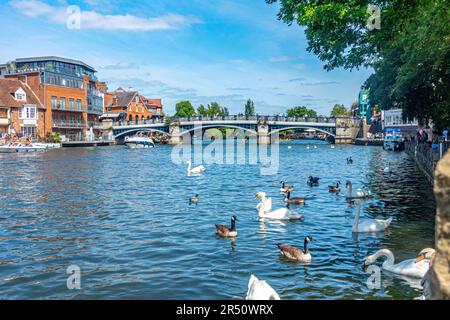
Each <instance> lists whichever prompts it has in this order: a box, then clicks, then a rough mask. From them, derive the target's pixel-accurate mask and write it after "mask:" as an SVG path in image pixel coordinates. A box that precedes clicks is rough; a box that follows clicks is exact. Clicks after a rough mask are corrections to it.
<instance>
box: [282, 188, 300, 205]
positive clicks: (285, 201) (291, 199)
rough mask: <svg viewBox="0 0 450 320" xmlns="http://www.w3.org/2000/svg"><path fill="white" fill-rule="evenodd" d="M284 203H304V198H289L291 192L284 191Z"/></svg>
mask: <svg viewBox="0 0 450 320" xmlns="http://www.w3.org/2000/svg"><path fill="white" fill-rule="evenodd" d="M284 203H289V204H305V198H291V192H290V191H288V192H287V193H286V198H284Z"/></svg>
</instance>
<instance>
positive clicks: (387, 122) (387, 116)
mask: <svg viewBox="0 0 450 320" xmlns="http://www.w3.org/2000/svg"><path fill="white" fill-rule="evenodd" d="M381 123H382V126H383V130H384V131H385V130H386V129H401V130H402V132H403V133H405V134H407V135H415V134H416V133H417V130H418V129H419V123H418V121H417V120H413V121H404V120H403V110H402V109H391V110H382V111H381Z"/></svg>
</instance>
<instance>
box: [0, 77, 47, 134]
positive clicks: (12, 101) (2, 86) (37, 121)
mask: <svg viewBox="0 0 450 320" xmlns="http://www.w3.org/2000/svg"><path fill="white" fill-rule="evenodd" d="M44 115H45V108H44V106H43V105H42V103H41V101H40V100H39V98H38V97H37V96H36V94H35V93H34V92H33V90H32V89H31V88H30V86H29V85H28V84H26V83H24V82H22V81H20V80H18V79H0V135H1V136H5V135H8V136H24V137H33V138H36V137H44V123H45V118H44Z"/></svg>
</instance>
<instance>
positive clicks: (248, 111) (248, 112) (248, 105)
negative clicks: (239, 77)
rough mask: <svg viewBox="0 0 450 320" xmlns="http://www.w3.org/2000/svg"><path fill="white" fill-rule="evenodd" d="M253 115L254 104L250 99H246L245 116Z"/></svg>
mask: <svg viewBox="0 0 450 320" xmlns="http://www.w3.org/2000/svg"><path fill="white" fill-rule="evenodd" d="M254 115H255V104H254V103H253V100H252V99H248V100H247V103H246V104H245V116H246V117H252V116H254Z"/></svg>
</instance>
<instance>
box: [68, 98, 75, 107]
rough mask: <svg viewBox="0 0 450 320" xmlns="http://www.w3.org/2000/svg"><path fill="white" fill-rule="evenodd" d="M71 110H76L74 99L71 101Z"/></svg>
mask: <svg viewBox="0 0 450 320" xmlns="http://www.w3.org/2000/svg"><path fill="white" fill-rule="evenodd" d="M69 109H70V110H75V100H74V99H73V98H70V99H69Z"/></svg>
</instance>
